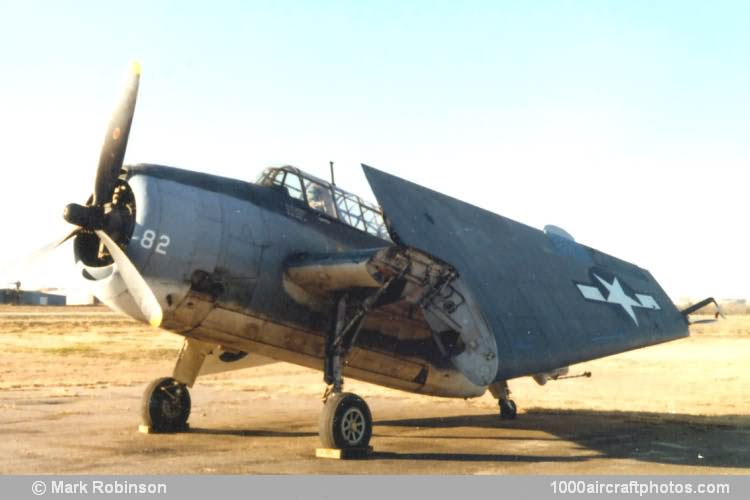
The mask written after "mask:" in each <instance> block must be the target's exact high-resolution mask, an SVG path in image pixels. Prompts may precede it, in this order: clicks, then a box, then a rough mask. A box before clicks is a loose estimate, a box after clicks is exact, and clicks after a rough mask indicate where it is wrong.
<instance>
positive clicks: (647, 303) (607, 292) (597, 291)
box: [576, 271, 661, 326]
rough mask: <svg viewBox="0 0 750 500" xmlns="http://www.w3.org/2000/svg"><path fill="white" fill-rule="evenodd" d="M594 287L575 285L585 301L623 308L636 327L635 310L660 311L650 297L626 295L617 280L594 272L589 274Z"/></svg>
mask: <svg viewBox="0 0 750 500" xmlns="http://www.w3.org/2000/svg"><path fill="white" fill-rule="evenodd" d="M591 276H592V278H593V280H594V283H595V284H594V285H586V284H582V283H576V286H577V287H578V290H579V291H580V292H581V295H583V298H585V299H586V300H591V301H594V302H604V303H607V304H615V305H618V306H620V307H622V308H623V310H624V311H625V312H626V313H627V315H628V316H630V318H631V319H632V320H633V322H634V323H635V325H636V326H638V317H637V316H636V315H635V309H636V308H640V309H651V310H655V311H659V310H661V307H659V304H657V302H656V300H655V299H654V298H653V297H652V296H651V295H646V294H642V293H633V294H630V293H628V292H627V291H626V290H625V289H624V288H623V286H622V284H621V283H620V280H619V278H617V277H616V276H612V278H611V280H608V279H605V278H602V277H601V276H599V274H597V273H596V272H595V271H594V272H591Z"/></svg>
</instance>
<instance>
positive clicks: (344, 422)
mask: <svg viewBox="0 0 750 500" xmlns="http://www.w3.org/2000/svg"><path fill="white" fill-rule="evenodd" d="M371 437H372V415H371V414H370V408H368V407H367V403H365V400H364V399H362V398H360V397H359V396H357V395H356V394H352V393H349V392H344V393H338V394H334V395H332V396H331V397H329V398H328V401H326V404H325V406H324V407H323V412H322V413H321V414H320V442H321V443H322V444H323V447H325V448H337V449H341V450H345V449H349V448H366V447H367V445H368V444H370V438H371Z"/></svg>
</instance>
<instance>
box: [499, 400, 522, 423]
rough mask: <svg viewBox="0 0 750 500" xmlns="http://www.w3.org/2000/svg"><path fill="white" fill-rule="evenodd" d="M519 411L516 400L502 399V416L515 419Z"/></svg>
mask: <svg viewBox="0 0 750 500" xmlns="http://www.w3.org/2000/svg"><path fill="white" fill-rule="evenodd" d="M517 412H518V409H517V408H516V402H515V401H513V400H512V399H501V400H500V418H504V419H506V420H513V419H515V418H516V413H517Z"/></svg>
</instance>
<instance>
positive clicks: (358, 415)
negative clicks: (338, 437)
mask: <svg viewBox="0 0 750 500" xmlns="http://www.w3.org/2000/svg"><path fill="white" fill-rule="evenodd" d="M365 426H366V423H365V416H364V415H363V414H362V411H361V410H360V409H359V408H349V409H348V410H346V413H344V417H343V418H342V419H341V434H342V435H343V436H344V439H346V441H347V443H349V444H350V445H356V444H358V443H359V442H360V441H362V438H363V437H364V435H365Z"/></svg>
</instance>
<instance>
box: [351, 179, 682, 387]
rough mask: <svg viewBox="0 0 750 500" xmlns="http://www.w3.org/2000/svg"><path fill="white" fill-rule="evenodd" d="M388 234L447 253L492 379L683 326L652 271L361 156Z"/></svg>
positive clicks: (661, 338) (667, 335) (648, 340)
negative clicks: (480, 332) (487, 340)
mask: <svg viewBox="0 0 750 500" xmlns="http://www.w3.org/2000/svg"><path fill="white" fill-rule="evenodd" d="M363 168H364V171H365V175H366V176H367V179H368V181H369V183H370V186H371V187H372V190H373V192H374V194H375V196H376V197H377V199H378V202H379V203H380V205H381V207H382V208H383V211H384V213H385V216H386V219H387V221H388V227H389V230H390V232H391V236H392V238H393V240H394V241H395V242H397V243H398V244H399V245H402V246H406V247H412V248H415V249H418V250H420V251H422V252H425V253H426V254H428V255H431V256H433V257H435V258H437V259H440V260H442V261H443V262H446V263H449V264H450V265H451V266H452V267H453V268H455V270H456V271H457V273H458V275H459V276H460V278H461V281H462V282H463V283H465V285H466V286H467V287H468V289H469V290H470V291H471V295H472V296H473V297H474V299H475V300H476V303H477V307H478V309H479V311H481V314H482V315H483V316H484V320H485V321H486V323H487V325H488V326H489V329H490V330H491V332H492V334H493V336H494V341H495V342H496V344H497V346H496V347H497V350H496V352H497V355H498V360H497V375H496V377H495V379H496V380H503V379H510V378H514V377H518V376H522V375H530V374H534V373H541V372H548V371H550V370H554V369H555V368H559V367H561V366H567V365H571V364H574V363H579V362H582V361H586V360H590V359H595V358H598V357H602V356H607V355H610V354H615V353H619V352H623V351H627V350H631V349H635V348H638V347H644V346H648V345H653V344H658V343H661V342H666V341H669V340H674V339H678V338H682V337H686V336H687V335H688V331H687V325H688V323H687V321H686V319H685V317H684V316H683V315H682V314H681V313H680V312H679V311H678V310H677V308H676V307H675V306H674V304H673V303H672V301H671V300H670V299H669V297H667V295H666V293H664V291H663V290H662V288H661V287H660V286H659V284H658V283H657V282H656V280H655V279H654V278H653V277H652V276H651V274H650V273H649V272H648V271H646V270H644V269H641V268H639V267H638V266H635V265H633V264H631V263H628V262H625V261H623V260H620V259H617V258H615V257H612V256H610V255H607V254H605V253H603V252H599V251H597V250H595V249H592V248H589V247H586V246H584V245H580V244H578V243H576V242H575V241H573V240H572V239H569V238H567V237H565V236H564V235H561V234H560V233H559V232H557V231H553V232H548V233H545V232H542V231H539V230H537V229H534V228H531V227H529V226H526V225H524V224H521V223H519V222H515V221H513V220H510V219H508V218H505V217H502V216H500V215H497V214H494V213H491V212H489V211H486V210H483V209H480V208H478V207H475V206H473V205H470V204H468V203H465V202H462V201H460V200H457V199H455V198H451V197H449V196H446V195H443V194H440V193H437V192H435V191H432V190H430V189H427V188H425V187H422V186H419V185H417V184H413V183H411V182H408V181H405V180H403V179H400V178H398V177H395V176H392V175H389V174H386V173H384V172H381V171H379V170H376V169H374V168H372V167H368V166H366V165H363Z"/></svg>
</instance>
